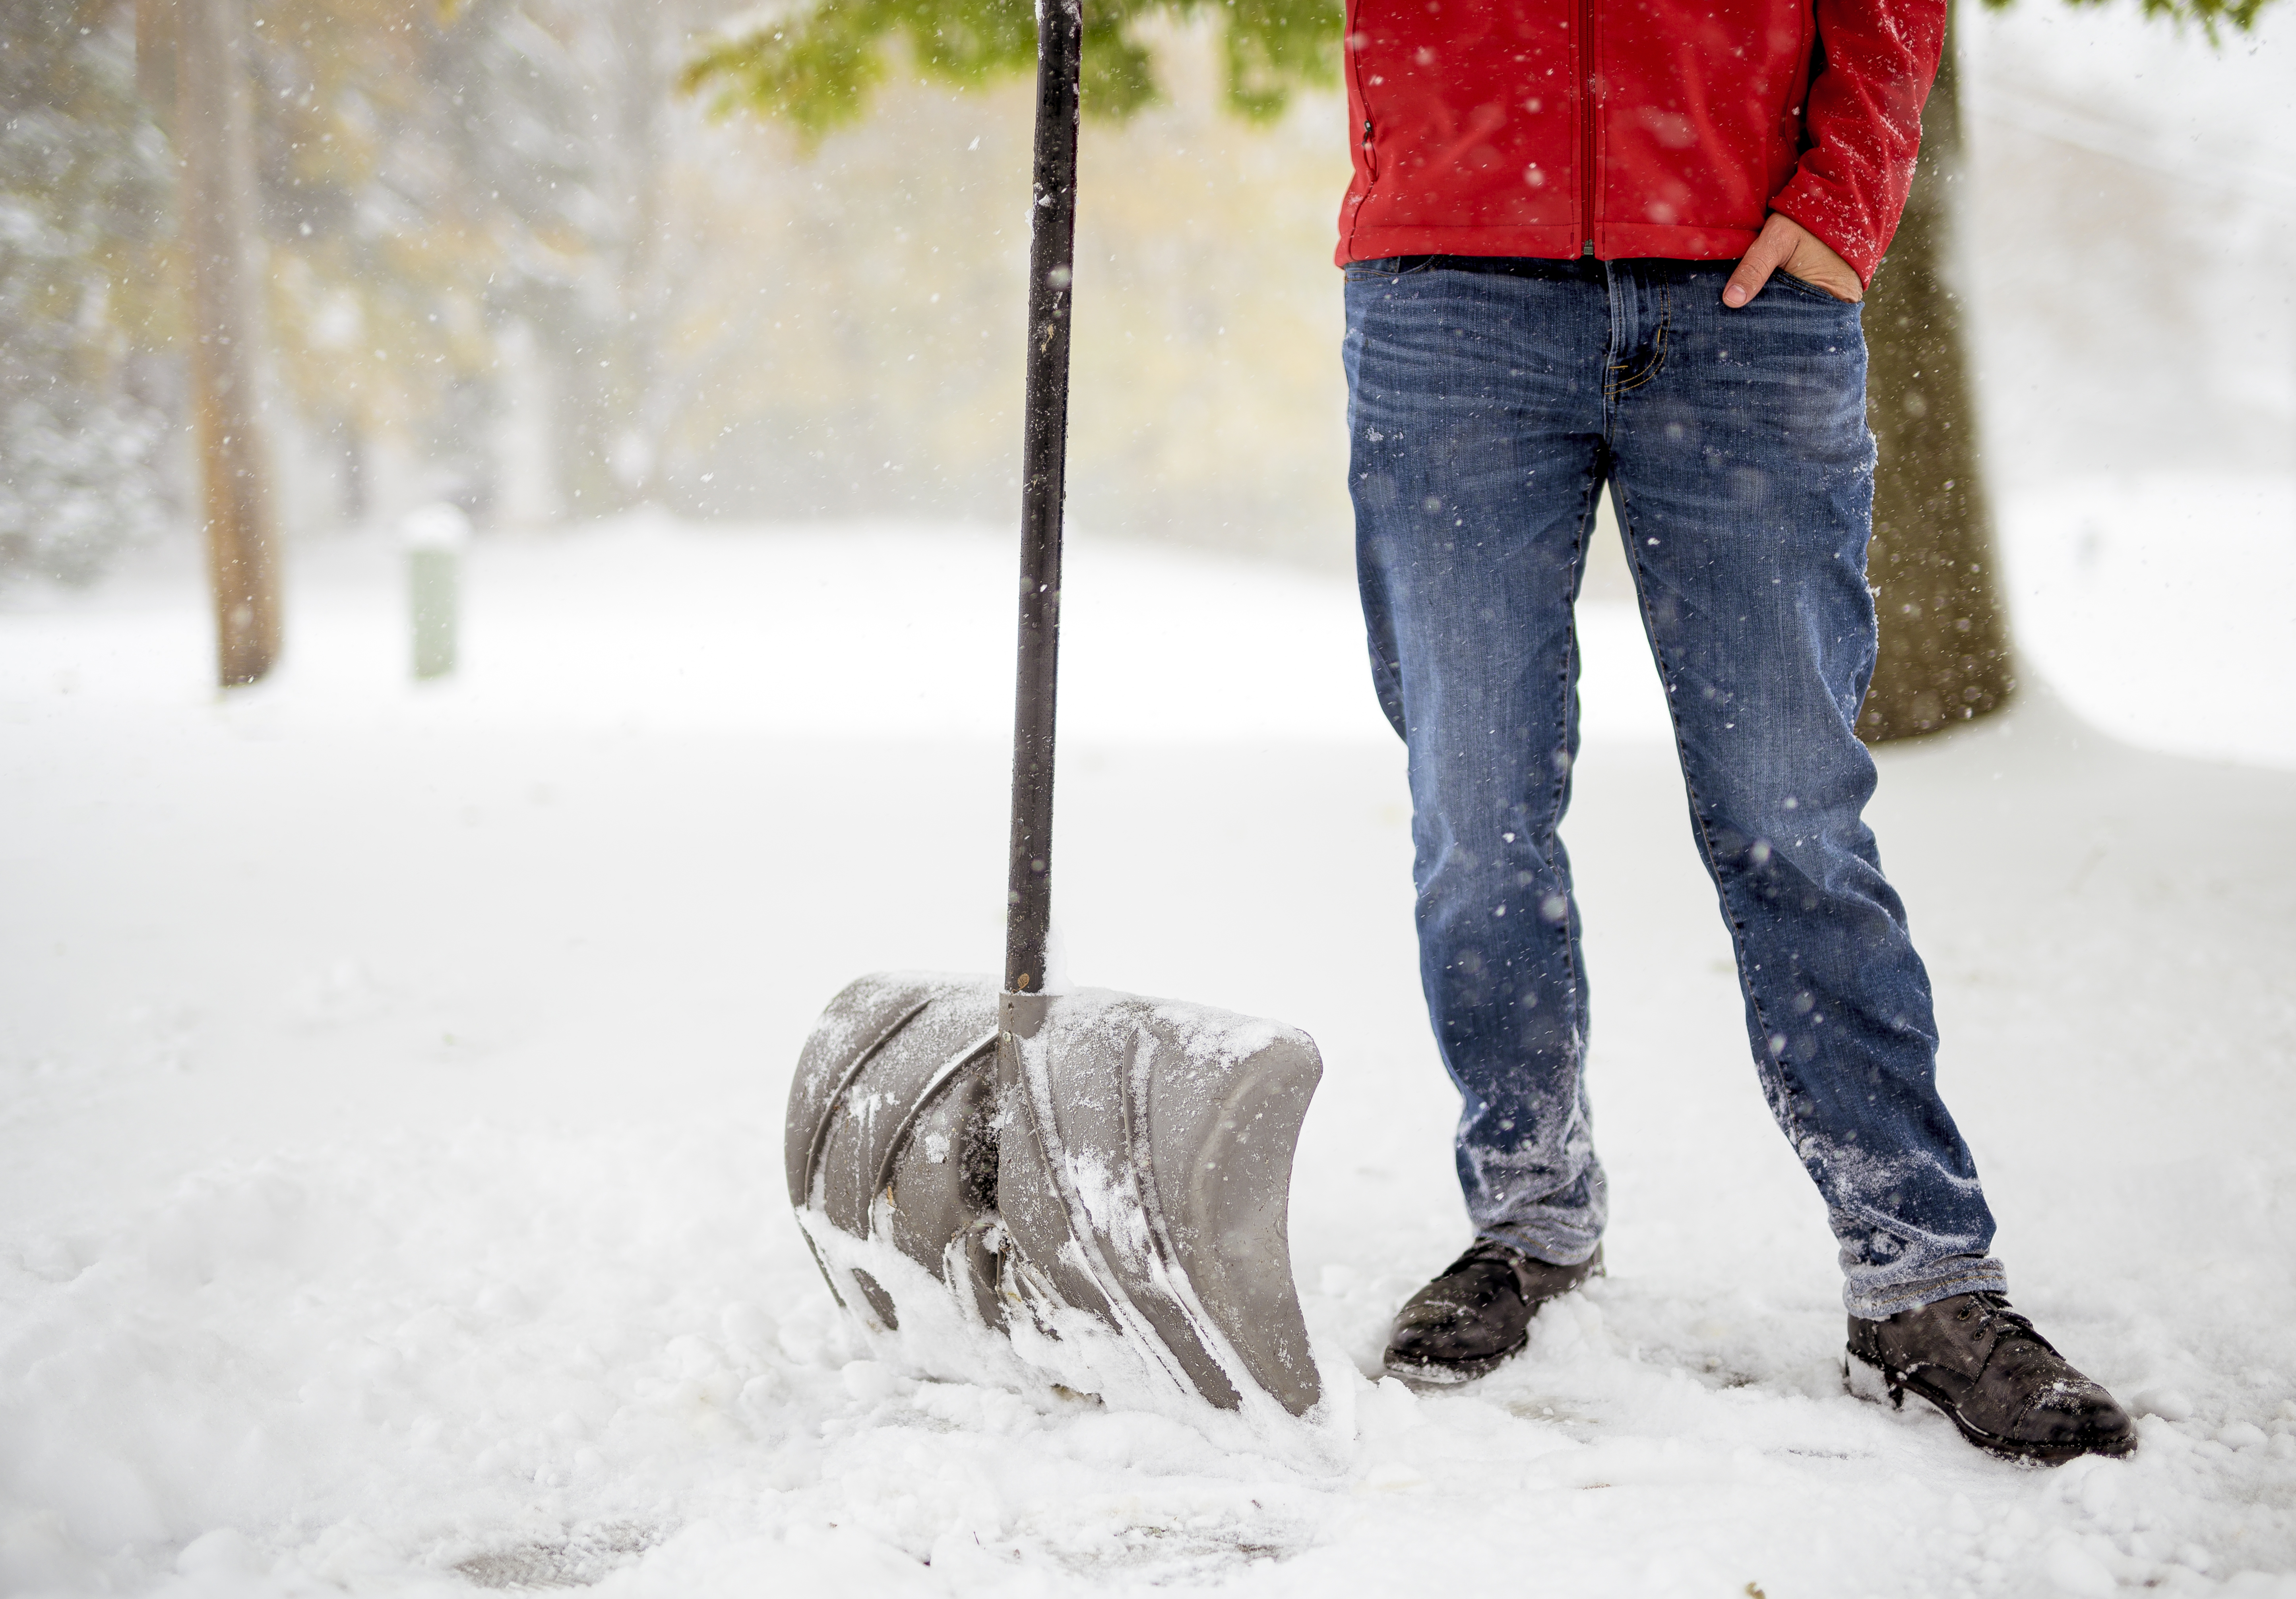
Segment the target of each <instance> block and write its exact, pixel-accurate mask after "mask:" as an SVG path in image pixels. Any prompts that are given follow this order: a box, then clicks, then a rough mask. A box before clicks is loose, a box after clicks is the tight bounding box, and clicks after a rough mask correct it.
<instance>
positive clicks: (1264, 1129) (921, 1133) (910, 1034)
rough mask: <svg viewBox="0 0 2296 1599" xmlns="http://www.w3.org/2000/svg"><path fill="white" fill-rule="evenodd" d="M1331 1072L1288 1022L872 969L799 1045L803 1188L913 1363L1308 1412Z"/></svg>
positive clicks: (810, 1229) (865, 1319) (855, 1287)
mask: <svg viewBox="0 0 2296 1599" xmlns="http://www.w3.org/2000/svg"><path fill="white" fill-rule="evenodd" d="M1322 1075H1323V1062H1322V1060H1321V1058H1320V1057H1319V1056H1318V1055H1317V1054H1316V1046H1315V1043H1314V1041H1313V1040H1312V1039H1310V1038H1309V1037H1308V1036H1307V1035H1306V1034H1305V1033H1303V1032H1300V1030H1298V1029H1295V1028H1288V1027H1284V1026H1282V1025H1280V1024H1278V1023H1275V1022H1272V1021H1258V1020H1255V1019H1253V1018H1251V1017H1245V1016H1237V1015H1234V1014H1231V1013H1227V1012H1225V1011H1215V1010H1211V1009H1209V1008H1206V1007H1204V1006H1201V1005H1185V1004H1181V1003H1178V1002H1177V1001H1172V1000H1161V999H1145V998H1142V997H1140V996H1136V995H1129V994H1117V993H1111V992H1108V991H1106V990H1099V989H1085V990H1081V991H1079V992H1077V993H1073V994H1061V995H1052V996H1022V995H1000V994H999V993H998V992H997V986H996V982H995V980H992V979H988V978H967V977H959V978H952V977H938V976H925V975H919V974H914V973H876V974H873V975H871V976H868V977H865V978H862V979H861V980H858V981H857V982H855V983H854V984H853V985H852V986H851V987H849V988H847V989H846V990H845V991H844V992H843V993H841V994H840V995H839V996H837V997H836V998H835V999H833V1000H832V1001H831V1002H830V1004H829V1008H828V1009H827V1010H826V1011H824V1013H822V1018H821V1021H819V1022H818V1023H817V1024H816V1027H815V1029H814V1031H813V1036H812V1037H811V1038H810V1039H808V1041H807V1044H806V1048H805V1054H804V1055H803V1057H802V1058H801V1059H800V1060H799V1064H798V1070H797V1077H796V1079H795V1081H794V1082H793V1083H792V1084H791V1087H790V1105H789V1124H788V1146H787V1154H788V1164H789V1182H790V1202H791V1205H792V1206H794V1207H795V1208H796V1210H797V1213H798V1220H799V1224H800V1225H801V1226H803V1227H804V1229H805V1234H806V1237H807V1239H808V1242H810V1243H811V1244H812V1245H813V1249H814V1254H815V1258H816V1259H817V1260H818V1261H819V1262H820V1263H821V1268H822V1273H823V1275H824V1276H826V1277H827V1278H828V1279H829V1285H830V1289H831V1291H832V1292H833V1293H835V1294H836V1296H837V1298H838V1300H839V1302H840V1304H842V1305H843V1306H844V1307H845V1308H846V1309H847V1310H848V1311H849V1312H850V1313H851V1314H852V1315H853V1316H855V1317H856V1318H857V1320H858V1321H859V1322H860V1323H861V1324H862V1325H863V1327H864V1328H865V1329H866V1330H867V1332H868V1333H869V1334H870V1335H871V1337H872V1338H873V1340H874V1341H881V1342H885V1343H888V1344H890V1345H893V1346H897V1347H898V1351H899V1353H900V1354H901V1355H902V1356H903V1357H905V1358H906V1361H907V1362H908V1363H910V1364H912V1365H916V1366H918V1367H920V1368H922V1369H926V1370H934V1371H941V1372H945V1373H950V1374H962V1375H966V1376H972V1377H980V1376H986V1377H988V1378H990V1379H992V1380H1021V1381H1026V1380H1027V1377H1028V1375H1029V1374H1033V1375H1034V1376H1035V1377H1036V1378H1037V1380H1039V1381H1042V1380H1046V1379H1049V1380H1051V1381H1054V1382H1060V1383H1062V1384H1063V1385H1065V1386H1067V1387H1070V1388H1076V1389H1081V1390H1087V1391H1092V1392H1097V1393H1101V1394H1103V1396H1107V1397H1111V1398H1119V1397H1129V1396H1132V1395H1135V1394H1138V1395H1139V1396H1140V1397H1143V1398H1152V1397H1153V1396H1154V1395H1156V1394H1158V1393H1183V1394H1192V1395H1196V1396H1201V1398H1203V1399H1206V1400H1209V1401H1210V1402H1211V1403H1212V1404H1214V1405H1216V1406H1221V1407H1222V1408H1225V1409H1231V1410H1234V1409H1239V1408H1251V1409H1258V1408H1259V1407H1260V1406H1262V1405H1264V1404H1265V1402H1266V1401H1267V1400H1269V1399H1272V1400H1274V1401H1275V1403H1276V1404H1277V1405H1280V1406H1282V1407H1283V1409H1285V1410H1287V1411H1289V1412H1291V1413H1292V1415H1305V1414H1306V1413H1307V1412H1308V1410H1310V1409H1312V1408H1313V1407H1314V1406H1315V1405H1316V1402H1317V1401H1318V1399H1319V1398H1321V1397H1322V1392H1321V1386H1320V1383H1319V1382H1318V1379H1317V1376H1316V1365H1315V1363H1314V1361H1313V1360H1312V1359H1311V1358H1310V1357H1309V1354H1308V1333H1307V1328H1306V1326H1305V1324H1303V1323H1302V1321H1301V1319H1300V1301H1299V1296H1298V1293H1297V1292H1296V1291H1295V1290H1294V1289H1293V1287H1292V1257H1291V1244H1290V1241H1289V1239H1288V1237H1287V1234H1286V1212H1287V1209H1288V1206H1289V1201H1290V1196H1291V1185H1292V1149H1293V1146H1294V1144H1296V1143H1297V1142H1298V1139H1299V1135H1300V1121H1301V1119H1303V1118H1304V1117H1305V1116H1306V1115H1307V1111H1308V1100H1309V1099H1310V1098H1311V1097H1312V1096H1313V1095H1314V1094H1315V1090H1316V1081H1317V1079H1318V1078H1321V1077H1322ZM889 1352H890V1350H889Z"/></svg>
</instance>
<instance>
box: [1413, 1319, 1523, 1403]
mask: <svg viewBox="0 0 2296 1599" xmlns="http://www.w3.org/2000/svg"><path fill="white" fill-rule="evenodd" d="M1529 1343H1530V1333H1529V1331H1528V1330H1526V1331H1525V1332H1524V1333H1523V1335H1522V1336H1521V1338H1518V1339H1516V1340H1515V1341H1513V1343H1511V1344H1509V1345H1507V1347H1506V1348H1505V1349H1501V1350H1500V1351H1499V1352H1498V1353H1497V1354H1496V1355H1478V1356H1476V1357H1475V1358H1473V1359H1472V1360H1398V1359H1397V1358H1396V1357H1394V1356H1392V1355H1390V1356H1388V1357H1386V1359H1384V1360H1383V1361H1382V1362H1381V1364H1380V1369H1381V1370H1382V1372H1384V1373H1385V1374H1387V1375H1389V1376H1390V1377H1392V1378H1394V1379H1395V1380H1396V1381H1397V1382H1400V1383H1402V1384H1403V1385H1404V1387H1406V1388H1409V1389H1436V1388H1457V1387H1459V1386H1461V1385H1462V1384H1464V1383H1468V1382H1475V1381H1476V1380H1477V1379H1479V1378H1482V1377H1488V1376H1489V1375H1490V1374H1492V1373H1493V1372H1495V1371H1497V1370H1498V1369H1499V1367H1501V1366H1503V1365H1505V1364H1506V1363H1507V1362H1508V1361H1510V1360H1512V1359H1513V1358H1514V1357H1516V1356H1517V1355H1520V1354H1521V1353H1522V1352H1523V1350H1524V1349H1526V1348H1527V1347H1528V1346H1529Z"/></svg>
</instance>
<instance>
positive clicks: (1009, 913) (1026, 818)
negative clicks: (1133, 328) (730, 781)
mask: <svg viewBox="0 0 2296 1599" xmlns="http://www.w3.org/2000/svg"><path fill="white" fill-rule="evenodd" d="M1083 47H1084V9H1083V5H1082V4H1081V0H1037V158H1036V183H1035V188H1034V190H1033V192H1032V195H1031V199H1032V201H1033V203H1032V204H1031V206H1030V208H1029V356H1028V395H1027V400H1026V405H1025V410H1026V422H1025V431H1024V432H1023V434H1022V439H1021V650H1020V671H1019V683H1018V685H1017V687H1016V690H1015V693H1014V695H1013V840H1012V859H1011V864H1010V868H1009V874H1008V877H1007V879H1006V884H1005V889H1006V893H1005V992H1006V993H1008V994H1020V993H1028V992H1031V991H1035V992H1041V991H1042V990H1043V988H1044V986H1045V939H1046V931H1047V930H1048V929H1049V927H1050V926H1051V923H1052V916H1053V873H1052V866H1053V713H1054V690H1055V688H1056V686H1057V683H1058V676H1059V667H1060V645H1061V506H1062V496H1063V488H1064V485H1063V477H1064V471H1065V468H1066V465H1067V455H1068V434H1069V308H1070V286H1071V283H1073V280H1074V276H1075V258H1076V173H1077V83H1078V77H1079V69H1080V64H1081V61H1082V55H1083Z"/></svg>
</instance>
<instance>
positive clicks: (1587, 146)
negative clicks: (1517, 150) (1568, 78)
mask: <svg viewBox="0 0 2296 1599" xmlns="http://www.w3.org/2000/svg"><path fill="white" fill-rule="evenodd" d="M1579 240H1580V243H1579V254H1580V255H1582V256H1591V255H1593V254H1594V253H1595V0H1579Z"/></svg>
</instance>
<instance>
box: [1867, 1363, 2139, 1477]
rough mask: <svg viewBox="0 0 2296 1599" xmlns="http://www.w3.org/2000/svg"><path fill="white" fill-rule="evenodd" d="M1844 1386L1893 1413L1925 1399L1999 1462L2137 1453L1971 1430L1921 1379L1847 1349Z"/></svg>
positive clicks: (2057, 1461) (2130, 1445)
mask: <svg viewBox="0 0 2296 1599" xmlns="http://www.w3.org/2000/svg"><path fill="white" fill-rule="evenodd" d="M1841 1384H1842V1386H1843V1387H1844V1388H1846V1389H1848V1390H1849V1391H1850V1392H1851V1393H1853V1394H1855V1395H1857V1398H1861V1399H1868V1400H1871V1401H1873V1402H1874V1403H1875V1404H1877V1405H1887V1406H1890V1408H1891V1409H1892V1410H1903V1409H1904V1408H1905V1407H1906V1396H1907V1394H1909V1393H1910V1394H1913V1395H1915V1397H1917V1398H1922V1399H1924V1400H1926V1401H1928V1403H1929V1406H1930V1407H1931V1409H1932V1410H1935V1411H1937V1412H1939V1414H1941V1415H1943V1416H1944V1417H1945V1419H1946V1420H1948V1421H1949V1422H1951V1423H1953V1424H1954V1428H1955V1430H1956V1431H1958V1432H1959V1433H1960V1434H1961V1435H1962V1437H1964V1438H1965V1439H1968V1440H1969V1441H1970V1442H1971V1443H1972V1444H1974V1445H1976V1446H1977V1447H1979V1448H1980V1449H1982V1450H1984V1451H1985V1452H1986V1453H1987V1454H1988V1455H1990V1456H1993V1457H1994V1458H1995V1459H1996V1460H2006V1461H2011V1462H2014V1463H2018V1464H2034V1465H2062V1464H2065V1463H2066V1462H2067V1461H2069V1460H2078V1459H2079V1458H2080V1457H2081V1456H2084V1455H2103V1456H2106V1457H2107V1458H2108V1459H2112V1460H2123V1459H2126V1458H2128V1456H2131V1455H2134V1454H2136V1439H2129V1440H2128V1442H2127V1443H2125V1444H2120V1445H2113V1444H2108V1443H2095V1444H2038V1443H2026V1442H2023V1441H2021V1439H2013V1438H2004V1437H2002V1436H2001V1435H2000V1434H1999V1433H1997V1432H1988V1431H1985V1430H1984V1429H1983V1428H1982V1427H1975V1426H1972V1425H1971V1424H1970V1423H1969V1422H1968V1420H1967V1419H1966V1418H1965V1417H1964V1416H1963V1415H1962V1414H1961V1412H1960V1411H1958V1410H1956V1408H1954V1406H1953V1403H1952V1401H1950V1400H1948V1399H1946V1398H1941V1397H1940V1396H1939V1395H1938V1394H1937V1393H1935V1392H1934V1391H1932V1390H1930V1389H1929V1388H1927V1387H1925V1386H1923V1383H1922V1381H1921V1379H1920V1378H1918V1377H1913V1378H1908V1377H1902V1376H1899V1375H1898V1374H1897V1373H1895V1372H1892V1371H1890V1370H1889V1369H1888V1368H1887V1367H1886V1366H1881V1365H1875V1364H1874V1362H1873V1361H1870V1360H1868V1359H1866V1357H1865V1356H1863V1355H1860V1354H1859V1353H1857V1350H1855V1349H1844V1350H1843V1351H1842V1353H1841Z"/></svg>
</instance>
